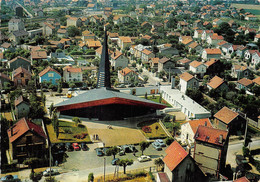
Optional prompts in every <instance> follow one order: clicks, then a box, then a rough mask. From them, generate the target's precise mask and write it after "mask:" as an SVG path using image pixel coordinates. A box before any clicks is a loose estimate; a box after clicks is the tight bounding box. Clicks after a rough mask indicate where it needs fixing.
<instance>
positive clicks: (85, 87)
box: [80, 86, 89, 90]
mask: <svg viewBox="0 0 260 182" xmlns="http://www.w3.org/2000/svg"><path fill="white" fill-rule="evenodd" d="M80 90H89V88H88V87H87V86H83V87H80Z"/></svg>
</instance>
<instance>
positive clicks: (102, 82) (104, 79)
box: [97, 30, 111, 88]
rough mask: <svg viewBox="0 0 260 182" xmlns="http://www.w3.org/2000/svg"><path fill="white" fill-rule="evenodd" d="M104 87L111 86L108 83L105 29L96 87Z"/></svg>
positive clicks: (108, 68) (108, 64) (108, 69)
mask: <svg viewBox="0 0 260 182" xmlns="http://www.w3.org/2000/svg"><path fill="white" fill-rule="evenodd" d="M101 87H106V88H111V83H110V63H109V56H108V46H107V31H106V30H105V38H104V42H103V47H102V55H101V61H100V64H99V70H98V80H97V88H101Z"/></svg>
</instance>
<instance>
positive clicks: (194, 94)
mask: <svg viewBox="0 0 260 182" xmlns="http://www.w3.org/2000/svg"><path fill="white" fill-rule="evenodd" d="M186 95H187V96H188V97H190V98H191V99H193V100H195V101H196V102H198V103H200V102H201V101H202V99H203V95H202V93H201V91H200V90H199V89H190V88H188V89H187V90H186Z"/></svg>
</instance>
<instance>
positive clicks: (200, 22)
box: [193, 19, 203, 28]
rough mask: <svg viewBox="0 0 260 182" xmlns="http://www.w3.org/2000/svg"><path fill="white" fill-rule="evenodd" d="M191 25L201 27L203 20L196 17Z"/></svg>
mask: <svg viewBox="0 0 260 182" xmlns="http://www.w3.org/2000/svg"><path fill="white" fill-rule="evenodd" d="M193 27H198V28H202V27H203V22H202V21H201V20H200V19H198V20H196V21H195V22H194V23H193Z"/></svg>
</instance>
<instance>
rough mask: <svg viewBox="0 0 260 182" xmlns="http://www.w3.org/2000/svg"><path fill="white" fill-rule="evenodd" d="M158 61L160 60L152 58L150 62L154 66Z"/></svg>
mask: <svg viewBox="0 0 260 182" xmlns="http://www.w3.org/2000/svg"><path fill="white" fill-rule="evenodd" d="M159 59H160V58H152V59H151V61H152V62H153V63H154V64H158V62H159Z"/></svg>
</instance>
